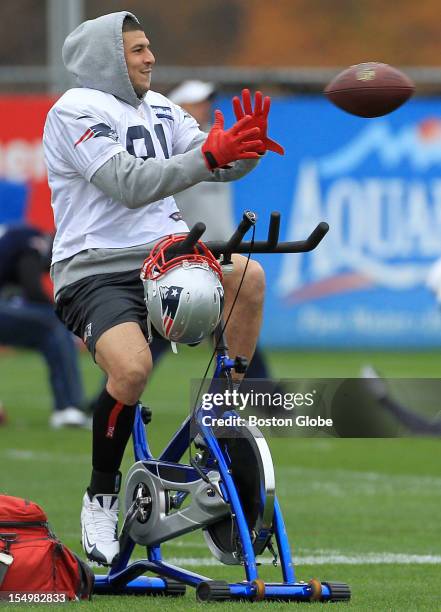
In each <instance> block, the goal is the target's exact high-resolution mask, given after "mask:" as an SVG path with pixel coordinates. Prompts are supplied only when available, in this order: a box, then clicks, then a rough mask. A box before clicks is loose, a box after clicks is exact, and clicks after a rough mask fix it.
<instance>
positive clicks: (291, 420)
mask: <svg viewBox="0 0 441 612" xmlns="http://www.w3.org/2000/svg"><path fill="white" fill-rule="evenodd" d="M316 395H317V391H316V390H315V389H313V390H312V391H309V392H305V393H302V392H288V391H286V392H279V391H274V390H273V391H272V392H270V391H257V390H255V389H253V388H249V389H248V390H246V391H238V390H230V389H225V390H223V391H215V392H210V393H203V394H202V396H201V403H200V407H201V409H202V411H205V414H202V416H201V423H202V425H204V426H208V427H241V426H244V425H251V426H255V427H284V428H292V427H306V428H323V427H332V426H333V424H334V423H333V420H332V418H329V417H324V416H322V415H320V414H317V415H314V416H311V415H308V414H294V415H293V414H290V415H289V416H288V415H285V414H283V413H282V414H281V411H286V412H297V410H298V409H302V408H306V409H310V408H313V407H314V402H315V399H316ZM219 409H222V410H223V412H222V414H221V415H219V414H218V411H219ZM274 410H276V411H277V412H278V414H277V415H271V416H262V415H261V414H256V412H257V411H258V412H260V413H261V412H262V411H265V412H268V411H274ZM230 411H234V412H233V413H229V412H230ZM237 411H246V412H247V415H246V417H245V416H241V415H240V414H237Z"/></svg>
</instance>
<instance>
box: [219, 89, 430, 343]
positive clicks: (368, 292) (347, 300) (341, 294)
mask: <svg viewBox="0 0 441 612" xmlns="http://www.w3.org/2000/svg"><path fill="white" fill-rule="evenodd" d="M440 106H441V104H440V101H439V100H437V99H433V98H431V99H421V98H420V99H417V100H414V101H411V102H410V103H408V104H407V105H405V106H404V107H403V108H401V109H399V110H398V111H396V112H395V113H392V114H391V115H388V116H386V117H381V118H377V119H361V118H358V117H354V116H351V115H349V114H347V113H344V112H342V111H340V110H338V109H336V108H334V107H333V106H332V105H331V104H329V103H328V102H327V101H326V100H325V99H323V98H319V97H299V98H291V99H284V100H276V101H275V102H274V104H273V105H272V109H271V120H270V135H271V136H272V137H273V138H275V139H276V140H278V141H279V142H281V143H283V144H284V146H285V148H286V155H285V157H283V158H281V157H279V156H277V155H275V154H274V153H269V154H267V155H266V157H265V159H264V160H263V161H262V162H261V164H260V167H259V168H258V169H257V170H256V171H255V172H253V173H252V174H251V175H250V176H248V177H246V178H245V179H243V180H242V181H239V182H238V183H237V184H235V199H236V211H237V214H238V215H240V212H241V210H243V209H244V208H249V209H251V210H255V211H256V212H257V213H258V215H259V218H260V220H259V223H258V228H257V232H256V236H258V237H259V238H263V237H264V234H265V231H266V227H267V223H268V217H269V214H270V212H271V211H272V210H278V211H280V212H281V213H282V223H281V239H282V240H300V239H303V238H306V236H307V235H308V234H309V233H310V232H311V231H312V230H313V228H314V227H315V226H316V224H317V223H319V222H320V221H326V222H327V223H329V226H330V230H329V233H328V234H327V236H326V237H325V238H324V240H323V242H322V243H321V244H320V245H319V246H318V247H317V248H316V250H315V251H313V252H311V253H307V254H296V255H273V256H271V255H264V256H260V257H258V259H259V260H260V261H261V262H262V264H263V266H264V268H265V270H266V273H267V285H268V291H267V295H266V314H265V323H264V329H263V342H264V343H265V344H267V345H269V346H279V347H324V348H328V347H387V348H391V349H392V348H399V347H438V346H441V313H440V312H438V308H437V306H436V304H435V300H434V297H433V295H432V294H431V293H430V292H429V291H428V289H427V288H426V279H427V274H428V271H429V269H430V268H431V266H432V264H433V262H434V261H436V259H437V258H439V257H440V256H441V111H440ZM227 109H228V104H227V103H226V104H225V110H226V111H227ZM229 118H230V120H231V115H229Z"/></svg>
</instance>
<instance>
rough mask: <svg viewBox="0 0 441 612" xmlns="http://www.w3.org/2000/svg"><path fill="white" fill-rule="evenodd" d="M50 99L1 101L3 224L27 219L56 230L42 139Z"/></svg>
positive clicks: (0, 202)
mask: <svg viewBox="0 0 441 612" xmlns="http://www.w3.org/2000/svg"><path fill="white" fill-rule="evenodd" d="M54 101H55V99H54V98H51V97H49V96H1V97H0V224H1V223H10V222H14V221H20V220H22V219H23V218H24V219H26V220H27V221H29V222H30V223H32V224H34V225H36V226H37V227H40V228H41V229H44V230H49V231H50V230H52V228H53V221H52V211H51V206H50V192H49V188H48V185H47V179H46V168H45V165H44V156H43V146H42V143H41V138H42V134H43V126H44V122H45V120H46V115H47V112H48V110H49V109H50V108H51V106H52V104H53V103H54Z"/></svg>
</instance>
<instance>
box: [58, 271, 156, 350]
mask: <svg viewBox="0 0 441 612" xmlns="http://www.w3.org/2000/svg"><path fill="white" fill-rule="evenodd" d="M56 313H57V315H58V317H59V318H60V319H61V321H63V323H64V324H65V325H66V327H67V328H68V329H70V331H71V332H73V333H74V334H75V335H76V336H78V337H79V338H81V339H82V340H83V342H84V343H85V344H86V346H87V348H88V350H89V351H90V352H91V354H92V357H93V358H94V359H95V347H96V343H97V342H98V339H99V338H100V336H101V335H102V334H103V333H104V332H105V331H107V330H108V329H110V328H112V327H115V325H119V324H120V323H128V322H134V323H138V324H139V326H140V328H141V330H142V332H143V334H144V336H145V337H146V338H147V337H148V332H147V310H146V306H145V302H144V288H143V286H142V281H141V279H140V278H139V270H132V271H130V272H116V273H112V274H97V275H95V276H87V277H86V278H84V279H82V280H80V281H77V282H76V283H72V284H71V285H68V286H67V287H65V288H64V289H62V291H61V292H60V293H59V294H58V296H57V304H56Z"/></svg>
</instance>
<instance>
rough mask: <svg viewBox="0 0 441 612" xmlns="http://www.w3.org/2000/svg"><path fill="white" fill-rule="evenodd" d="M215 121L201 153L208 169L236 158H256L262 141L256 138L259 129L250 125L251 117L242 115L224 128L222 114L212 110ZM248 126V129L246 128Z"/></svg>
mask: <svg viewBox="0 0 441 612" xmlns="http://www.w3.org/2000/svg"><path fill="white" fill-rule="evenodd" d="M214 116H215V122H214V125H213V127H212V128H211V130H210V132H209V134H208V138H207V140H206V141H205V142H204V144H203V145H202V153H203V155H204V159H205V163H206V164H207V166H208V169H209V170H214V169H215V168H221V167H223V166H227V165H228V164H230V163H231V162H234V161H237V160H238V159H257V158H258V157H259V154H258V151H260V150H261V149H262V147H263V142H262V141H261V140H258V137H259V129H258V128H257V127H254V126H253V125H252V122H253V118H252V117H248V116H246V115H244V116H243V117H242V118H241V119H240V121H237V123H235V124H234V125H233V127H231V128H230V129H229V130H224V116H223V114H222V112H221V111H220V110H216V111H214ZM247 128H248V129H247Z"/></svg>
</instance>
